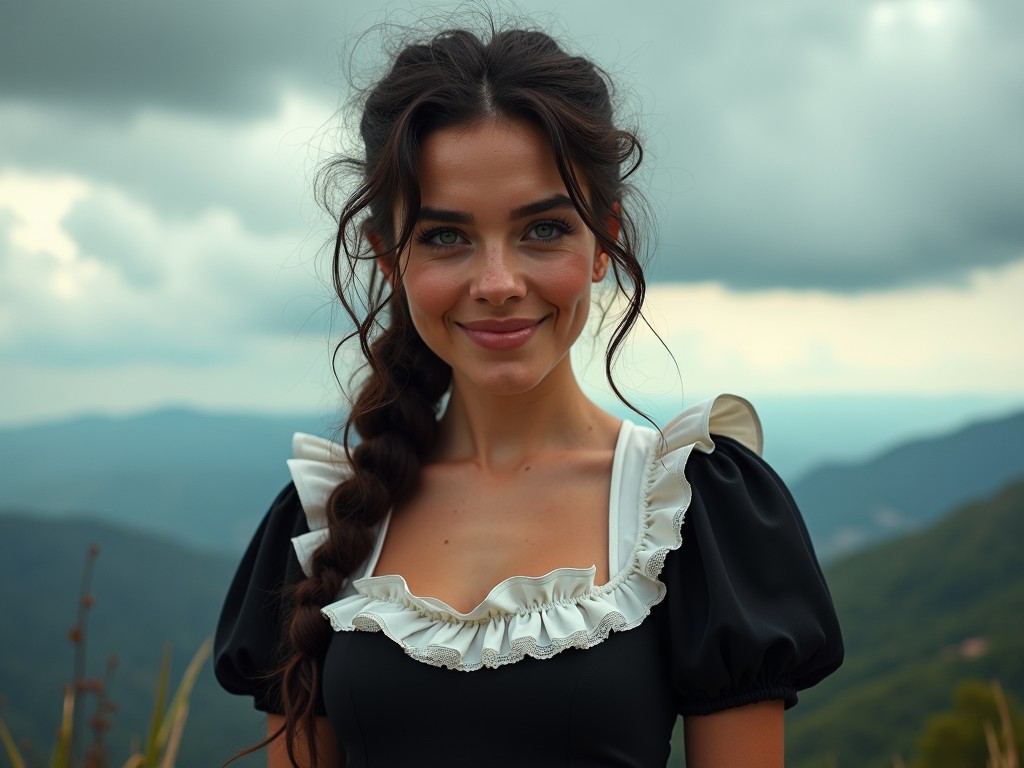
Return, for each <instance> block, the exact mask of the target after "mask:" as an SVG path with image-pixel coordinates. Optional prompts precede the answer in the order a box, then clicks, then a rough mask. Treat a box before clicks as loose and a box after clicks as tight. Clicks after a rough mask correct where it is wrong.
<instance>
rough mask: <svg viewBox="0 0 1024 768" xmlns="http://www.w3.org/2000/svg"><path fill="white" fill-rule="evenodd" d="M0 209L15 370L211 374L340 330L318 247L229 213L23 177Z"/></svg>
mask: <svg viewBox="0 0 1024 768" xmlns="http://www.w3.org/2000/svg"><path fill="white" fill-rule="evenodd" d="M0 209H2V210H5V211H6V212H7V213H8V215H9V216H10V215H12V217H11V221H10V223H9V224H8V226H7V229H6V242H0V253H2V254H3V258H2V260H0V285H3V286H4V287H3V289H2V290H3V293H4V297H5V305H6V306H5V311H4V313H3V315H0V352H2V353H3V354H4V356H5V357H6V358H8V359H11V360H21V361H35V362H40V363H44V364H56V363H61V362H69V363H72V364H75V365H90V364H92V365H95V364H101V363H115V364H124V363H128V362H158V363H168V362H178V363H182V364H185V365H189V364H193V363H196V364H205V363H209V362H211V361H215V360H220V359H225V358H228V359H230V358H232V357H234V356H235V355H237V354H239V352H238V350H239V349H240V348H241V347H242V346H243V345H244V344H246V343H248V342H250V341H251V340H252V339H259V338H262V337H286V338H287V337H294V336H296V335H303V334H305V335H312V336H316V335H317V334H320V335H321V337H322V329H323V327H324V326H325V324H326V323H327V322H328V320H329V318H327V317H326V316H324V314H323V312H322V311H321V308H322V307H323V306H324V305H325V304H326V303H327V296H328V291H327V289H326V288H325V287H324V286H323V284H322V283H321V281H320V280H319V279H317V278H316V276H315V274H314V270H313V263H312V261H311V260H312V259H313V256H314V254H313V253H311V252H310V250H315V245H314V244H312V243H306V242H304V240H303V237H302V236H300V235H297V234H296V235H275V236H271V235H266V234H257V233H253V232H251V231H249V230H247V229H246V228H245V227H244V225H243V223H242V221H241V220H240V219H239V217H238V216H237V215H235V214H234V213H233V212H231V211H229V210H225V209H218V208H208V209H206V210H204V211H201V212H199V213H197V214H196V215H195V216H191V217H176V218H164V217H161V215H160V214H159V213H158V212H157V211H156V210H154V209H152V208H150V207H148V206H146V205H144V204H142V203H140V202H139V201H137V200H135V199H133V198H131V197H128V196H126V195H125V194H124V193H123V192H122V191H121V190H119V189H117V188H113V187H109V186H103V185H98V184H95V183H92V182H90V181H88V180H86V179H84V178H75V177H68V176H60V177H45V176H31V175H28V174H25V173H15V172H10V171H7V172H4V173H0ZM76 210H77V211H84V212H85V214H87V215H83V216H82V217H81V218H82V221H80V222H79V223H78V226H79V227H80V228H83V230H84V231H85V233H86V235H87V236H85V237H82V236H81V233H79V237H78V238H77V239H76V238H75V237H74V236H73V235H74V234H75V233H74V232H70V231H69V230H68V228H67V221H68V220H69V219H73V218H74V217H75V212H76ZM310 325H311V327H307V326H310Z"/></svg>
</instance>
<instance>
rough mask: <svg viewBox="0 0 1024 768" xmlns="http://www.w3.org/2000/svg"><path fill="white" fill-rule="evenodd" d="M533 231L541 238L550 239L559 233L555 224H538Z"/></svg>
mask: <svg viewBox="0 0 1024 768" xmlns="http://www.w3.org/2000/svg"><path fill="white" fill-rule="evenodd" d="M533 231H534V234H536V235H537V237H539V238H540V239H541V240H548V239H550V238H552V237H554V236H555V235H557V234H558V230H557V229H556V228H555V225H554V224H538V225H537V226H535V227H534V228H533Z"/></svg>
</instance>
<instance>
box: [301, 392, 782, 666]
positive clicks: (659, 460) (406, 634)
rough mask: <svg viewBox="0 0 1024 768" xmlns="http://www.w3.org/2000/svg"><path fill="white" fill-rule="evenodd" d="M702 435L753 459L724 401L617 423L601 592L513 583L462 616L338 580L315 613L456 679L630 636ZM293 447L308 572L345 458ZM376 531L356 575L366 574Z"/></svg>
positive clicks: (336, 451)
mask: <svg viewBox="0 0 1024 768" xmlns="http://www.w3.org/2000/svg"><path fill="white" fill-rule="evenodd" d="M712 432H714V433H715V434H721V435H726V436H729V437H732V438H734V439H736V440H738V441H740V442H741V443H743V444H744V445H746V446H747V447H748V448H750V449H751V450H753V451H755V452H757V453H760V452H761V448H762V435H761V425H760V422H759V420H758V418H757V415H756V413H755V412H754V409H753V407H752V406H751V405H750V403H748V402H747V401H746V400H743V399H742V398H739V397H736V396H734V395H720V396H718V397H717V398H714V399H713V400H708V401H706V402H703V403H700V404H698V405H695V406H693V407H691V408H688V409H687V410H685V411H684V412H683V413H681V414H680V415H679V416H678V417H676V418H675V419H673V420H672V421H671V422H669V423H668V424H667V425H666V426H665V428H664V430H662V433H660V434H659V433H658V432H657V431H655V430H653V429H649V428H646V427H640V426H636V425H633V424H630V423H628V422H626V423H624V425H623V428H622V431H621V432H620V435H619V441H618V444H617V446H616V450H615V459H614V462H613V473H612V488H611V494H610V499H609V526H610V539H609V541H610V544H609V565H610V571H609V572H610V573H612V574H614V575H613V576H612V577H611V578H610V579H609V581H608V582H607V583H606V584H602V585H599V586H597V585H595V584H594V578H595V572H596V569H595V568H594V567H591V568H558V569H556V570H553V571H551V572H550V573H547V574H545V575H543V576H512V577H510V578H508V579H505V580H504V581H502V582H501V583H500V584H498V585H496V586H495V587H494V588H493V589H491V591H490V592H489V593H488V594H487V597H486V598H485V599H484V600H483V601H482V602H481V603H480V604H479V605H478V606H477V607H476V608H474V609H473V610H472V611H469V612H468V613H460V612H458V611H456V610H455V609H453V608H452V607H451V606H449V605H448V604H447V603H445V602H444V601H442V600H438V599H435V598H430V597H419V596H416V595H414V594H412V593H411V592H410V591H409V587H408V585H407V584H406V582H405V579H404V578H402V577H401V576H400V575H382V576H364V577H363V578H358V579H355V580H352V581H351V582H350V583H348V584H347V585H346V587H345V589H344V590H343V592H342V593H341V595H340V596H339V599H338V600H337V601H335V602H333V603H331V604H329V605H327V606H325V607H324V608H323V613H324V616H325V617H327V618H328V619H329V620H330V622H331V626H332V627H333V628H334V629H335V630H336V631H354V630H363V631H371V632H378V631H379V632H383V633H384V634H385V635H387V636H388V637H389V638H391V639H392V640H393V641H394V642H396V643H398V644H399V645H400V646H401V647H402V648H403V649H404V650H405V652H406V653H407V654H409V655H410V656H412V657H413V658H415V659H418V660H420V661H423V662H425V663H428V664H434V665H437V666H444V667H448V668H451V669H458V670H462V671H472V670H475V669H479V668H481V667H497V666H501V665H503V664H510V663H514V662H516V661H519V660H520V659H522V658H524V657H525V656H530V657H533V658H538V659H542V658H549V657H551V656H553V655H555V654H556V653H558V652H560V651H562V650H565V649H566V648H590V647H592V646H594V645H597V644H598V643H600V642H601V641H602V640H604V639H605V638H606V637H608V635H609V633H610V632H612V631H613V630H615V631H626V630H629V629H632V628H633V627H636V626H638V625H639V624H640V623H641V622H642V621H643V620H644V619H645V618H646V617H647V615H648V614H649V613H650V611H651V608H652V607H653V606H655V605H657V604H658V603H660V602H661V601H662V600H663V599H664V597H665V585H664V584H662V583H661V581H660V580H659V579H658V576H659V575H660V573H661V570H662V567H663V566H664V563H665V558H666V557H667V555H668V553H669V552H670V551H671V550H674V549H678V547H679V545H680V544H681V543H682V535H681V526H682V522H683V517H684V515H685V513H686V509H687V507H688V506H689V504H690V485H689V483H688V482H687V480H686V477H685V474H684V469H685V467H686V462H687V459H688V458H689V456H690V454H691V453H692V452H693V451H694V450H697V451H701V452H703V453H711V452H712V451H713V450H714V442H713V441H712V439H711V434H712ZM662 435H663V436H664V439H662ZM293 449H294V453H295V458H293V459H291V460H289V462H288V466H289V469H290V471H291V474H292V479H293V480H294V482H295V486H296V489H297V491H298V494H299V499H300V501H301V502H302V506H303V510H304V511H305V514H306V519H307V522H308V524H309V528H310V532H309V533H306V534H303V535H302V536H298V537H296V538H295V539H293V545H294V547H295V551H296V554H297V555H298V558H299V562H300V563H301V564H302V566H303V570H305V571H306V572H307V573H308V566H309V562H310V558H311V557H312V553H313V552H315V551H316V549H317V547H319V546H320V544H322V543H323V541H324V540H325V539H326V536H327V530H326V513H325V509H326V504H327V499H328V497H329V496H330V493H331V491H332V490H333V489H334V487H335V486H336V485H337V484H338V483H339V482H341V481H342V480H344V479H345V478H346V477H348V475H349V472H350V470H349V469H348V467H347V465H346V464H345V463H344V450H343V449H342V448H341V447H340V446H338V445H336V444H334V443H331V442H329V441H327V440H323V439H322V438H317V437H312V436H310V435H302V434H297V435H296V436H295V438H294V440H293ZM387 522H388V519H385V521H384V523H383V524H382V525H381V526H380V528H379V530H378V532H377V546H376V547H375V550H374V552H373V554H372V555H371V557H370V558H369V559H368V561H367V563H365V564H364V565H363V566H362V567H361V568H360V569H358V570H357V573H372V572H373V569H374V566H375V564H376V561H377V557H378V555H379V554H380V548H381V545H382V544H383V541H384V536H385V534H386V532H387Z"/></svg>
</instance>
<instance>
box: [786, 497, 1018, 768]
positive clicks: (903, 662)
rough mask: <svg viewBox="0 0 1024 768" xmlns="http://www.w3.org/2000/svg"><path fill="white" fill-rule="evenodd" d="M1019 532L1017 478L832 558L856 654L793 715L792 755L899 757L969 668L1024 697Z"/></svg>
mask: <svg viewBox="0 0 1024 768" xmlns="http://www.w3.org/2000/svg"><path fill="white" fill-rule="evenodd" d="M1022 540H1024V482H1018V483H1016V484H1013V485H1011V486H1010V487H1008V488H1006V489H1004V490H1003V491H1001V492H1000V493H998V494H996V495H995V496H992V497H990V498H987V499H984V500H981V501H978V502H975V503H971V504H968V505H966V506H963V507H961V508H959V509H957V510H956V511H955V512H954V513H953V514H951V515H949V516H947V517H945V518H943V519H942V520H941V521H940V522H938V523H937V524H935V525H934V526H933V527H931V528H928V529H927V530H923V531H920V532H918V533H915V534H912V535H909V536H907V537H905V538H900V539H897V540H894V541H890V542H887V543H885V544H881V545H878V546H876V547H873V548H871V549H869V550H867V551H864V552H862V553H858V554H856V555H852V556H850V557H848V558H846V559H843V560H840V561H838V562H835V563H833V564H831V565H830V566H829V567H828V568H826V575H827V577H828V581H829V585H830V587H831V589H832V594H833V597H834V598H835V601H836V605H837V607H838V609H839V613H840V618H841V620H842V624H843V633H844V637H845V639H846V645H847V659H846V663H845V664H844V665H843V667H842V668H841V669H840V670H839V671H838V672H837V673H836V674H835V675H833V676H832V677H831V678H828V679H827V680H826V681H825V682H823V683H822V684H821V685H819V686H818V687H817V688H815V689H813V690H811V691H808V692H807V693H806V694H804V695H803V696H802V697H801V703H800V705H799V706H798V707H796V709H794V710H792V712H791V714H790V715H789V716H788V718H789V732H788V742H789V758H790V760H789V762H788V763H787V764H788V765H791V766H793V768H806V767H809V766H834V765H838V766H840V768H843V767H844V766H850V767H856V768H861V767H865V768H867V767H869V766H885V768H891V766H892V761H891V757H892V756H894V755H902V756H903V757H905V758H909V757H910V756H911V755H912V754H913V751H914V748H915V743H916V739H917V738H918V736H919V735H920V734H921V732H922V731H923V729H924V727H925V723H926V722H927V720H928V718H929V716H931V715H933V714H935V713H937V712H940V711H942V710H944V709H946V708H948V706H949V704H950V702H951V700H952V697H953V692H954V689H955V688H956V686H957V683H958V682H959V681H961V680H964V679H967V678H978V679H981V680H985V681H987V680H990V679H994V678H997V679H999V680H1000V681H1001V682H1002V684H1003V686H1004V687H1005V689H1006V690H1007V691H1008V692H1010V693H1011V694H1014V695H1015V696H1016V697H1017V699H1018V700H1024V567H1022V565H1021V563H1022V558H1021V544H1020V543H1021V541H1022ZM830 758H836V759H837V761H838V762H829V759H830Z"/></svg>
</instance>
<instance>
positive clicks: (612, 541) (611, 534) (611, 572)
mask: <svg viewBox="0 0 1024 768" xmlns="http://www.w3.org/2000/svg"><path fill="white" fill-rule="evenodd" d="M634 429H636V425H635V424H634V423H633V422H631V421H630V420H629V419H623V420H622V421H621V422H620V423H619V432H618V434H617V435H616V437H615V448H614V450H613V453H612V470H611V478H610V482H609V484H608V547H607V549H608V553H607V557H608V582H611V581H612V580H614V579H615V577H616V576H617V575H618V573H619V571H620V570H621V568H620V567H619V563H618V558H619V546H618V544H619V497H620V495H621V489H622V473H623V471H624V464H625V461H624V454H625V452H626V447H627V446H628V445H629V435H630V434H631V433H632V431H633V430H634ZM393 511H394V508H393V507H392V508H391V509H389V510H388V512H387V514H386V515H385V516H384V519H383V520H381V522H380V524H379V526H378V529H377V534H376V540H375V541H374V545H373V551H372V552H371V553H370V556H369V558H367V561H366V566H365V567H364V568H363V569H362V576H361V577H360V578H361V579H383V578H388V577H394V576H399V577H401V576H402V575H401V574H400V573H380V574H374V571H375V570H376V569H377V562H378V561H379V560H380V554H381V552H382V551H383V549H384V540H385V538H386V537H387V534H388V526H389V525H390V524H391V514H392V512H393ZM561 570H583V571H594V572H596V571H597V563H594V564H592V565H591V566H590V567H589V568H582V569H581V568H575V569H574V568H569V567H566V568H555V569H553V570H551V571H549V572H548V573H546V574H541V575H540V576H525V575H520V574H516V575H514V576H509V577H508V578H507V579H503V580H502V581H500V582H498V583H497V584H495V585H494V586H493V587H491V589H490V590H489V591H488V594H490V593H491V592H493V591H494V590H495V589H496V588H497V587H499V586H500V585H501V584H502V583H504V582H505V581H508V579H515V578H544V577H545V576H548V575H550V574H551V573H554V572H555V571H561ZM402 578H403V580H404V577H402ZM352 581H355V579H352ZM595 586H604V585H595ZM429 599H431V600H438V599H439V598H429Z"/></svg>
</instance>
